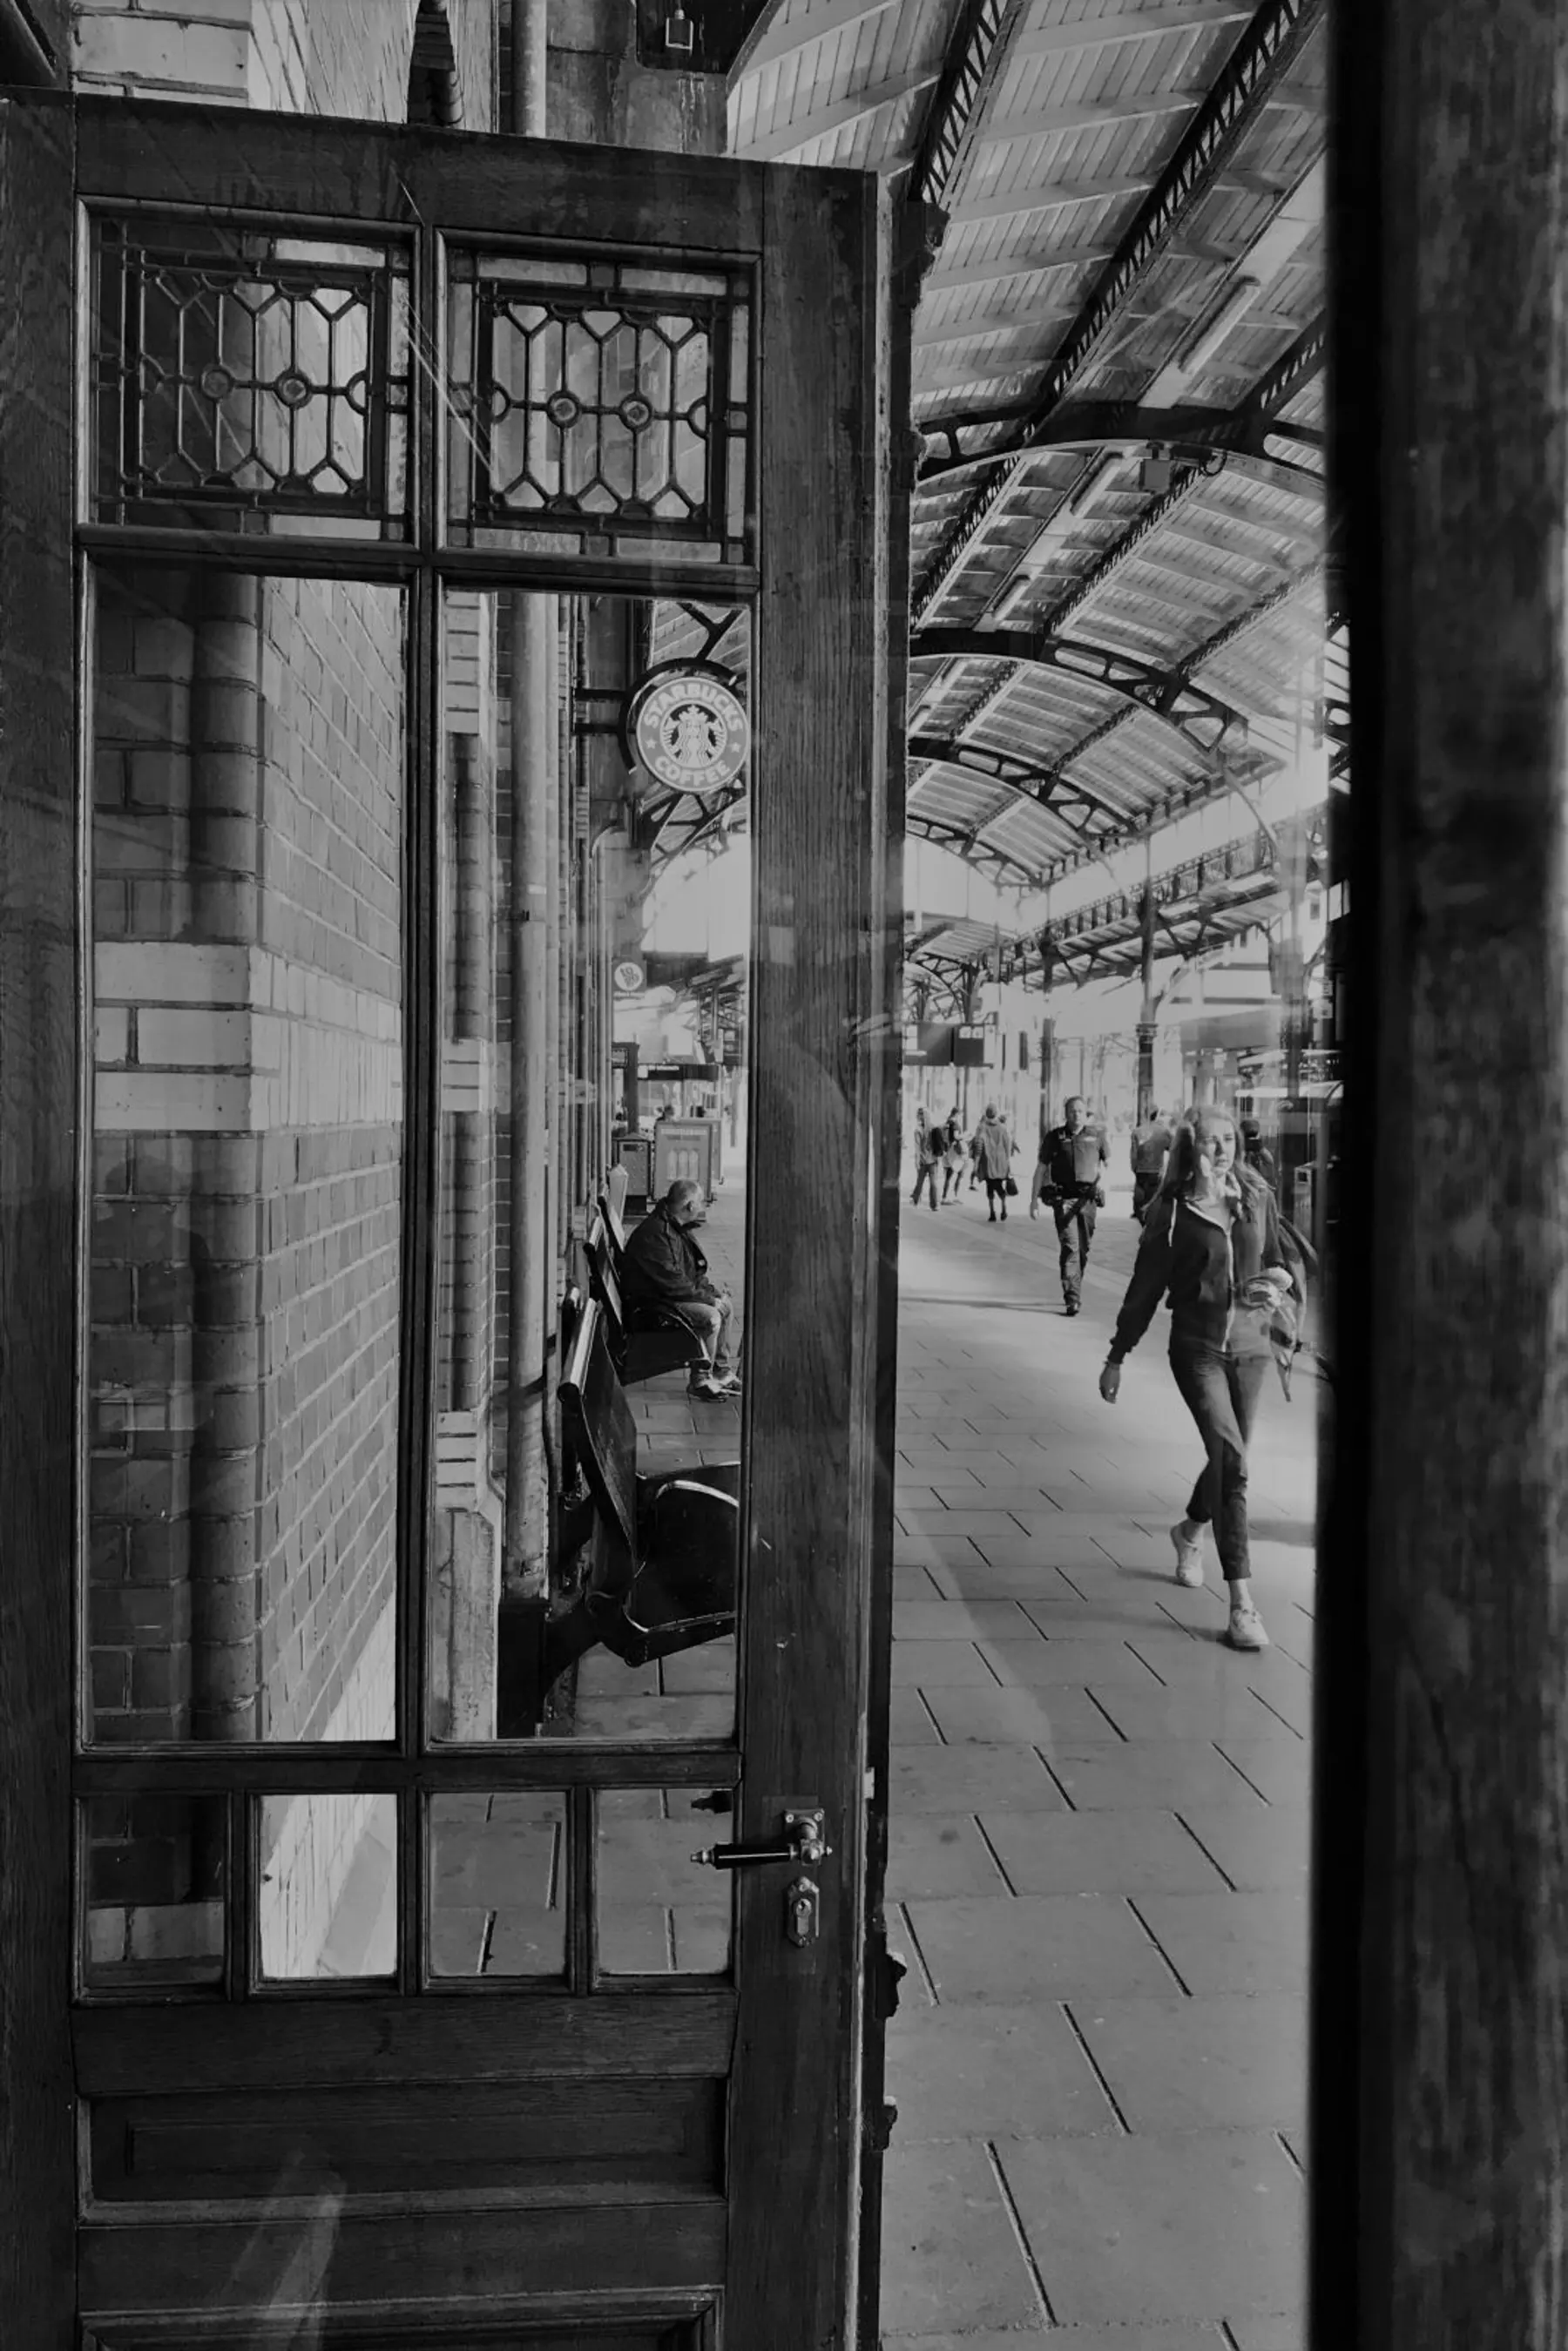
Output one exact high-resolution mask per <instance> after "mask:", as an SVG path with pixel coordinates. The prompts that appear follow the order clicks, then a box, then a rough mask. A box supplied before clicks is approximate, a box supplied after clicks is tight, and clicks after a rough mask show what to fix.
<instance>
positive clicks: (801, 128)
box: [746, 68, 936, 163]
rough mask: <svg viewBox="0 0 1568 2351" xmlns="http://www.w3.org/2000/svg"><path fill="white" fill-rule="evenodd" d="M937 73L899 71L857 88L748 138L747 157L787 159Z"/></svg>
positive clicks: (754, 159) (919, 86)
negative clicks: (881, 79) (868, 85)
mask: <svg viewBox="0 0 1568 2351" xmlns="http://www.w3.org/2000/svg"><path fill="white" fill-rule="evenodd" d="M935 80H936V75H935V74H934V73H932V72H931V71H930V70H929V69H928V68H921V69H917V70H915V71H913V72H910V73H902V74H895V75H894V78H893V79H892V80H891V81H883V82H873V83H872V84H871V85H870V87H869V88H868V89H862V90H856V91H855V92H854V93H853V95H852V97H849V98H836V99H831V100H830V101H829V103H828V104H827V105H826V106H820V107H818V108H817V109H816V110H814V112H812V113H810V114H804V115H800V116H799V117H798V118H797V119H796V120H795V121H793V122H781V123H779V125H778V126H777V128H776V129H774V130H772V131H762V132H761V133H760V134H759V135H758V137H756V138H754V139H748V140H747V142H746V152H747V159H748V160H749V161H750V162H758V163H767V162H773V163H779V162H785V161H787V160H788V159H789V157H790V156H791V155H797V154H799V153H800V150H801V148H802V147H810V146H811V145H813V144H814V142H815V141H817V140H819V139H825V138H827V136H828V135H829V133H830V132H831V131H848V130H850V129H852V126H853V125H854V124H855V123H857V122H863V121H864V120H865V119H866V117H867V116H868V115H870V114H878V113H880V112H881V110H882V109H883V107H884V106H893V105H894V104H895V103H896V102H897V100H898V99H901V98H908V97H909V96H910V95H911V93H912V92H913V91H915V90H918V89H929V87H930V85H931V84H932V82H934V81H935Z"/></svg>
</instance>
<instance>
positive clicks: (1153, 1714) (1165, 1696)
mask: <svg viewBox="0 0 1568 2351" xmlns="http://www.w3.org/2000/svg"><path fill="white" fill-rule="evenodd" d="M1091 1687H1092V1689H1093V1691H1094V1695H1095V1697H1096V1698H1097V1699H1098V1701H1099V1703H1100V1705H1101V1706H1102V1707H1103V1708H1104V1710H1105V1712H1106V1713H1107V1714H1108V1715H1109V1716H1110V1718H1111V1720H1112V1721H1113V1723H1114V1724H1115V1726H1116V1729H1118V1730H1119V1731H1120V1732H1121V1734H1122V1736H1123V1738H1124V1739H1167V1740H1194V1739H1196V1740H1206V1739H1207V1740H1223V1739H1228V1738H1234V1739H1238V1740H1259V1741H1268V1740H1280V1741H1281V1743H1284V1742H1286V1741H1289V1742H1291V1743H1292V1744H1294V1745H1295V1746H1298V1747H1299V1746H1300V1745H1301V1741H1300V1740H1299V1739H1297V1737H1296V1734H1295V1732H1294V1731H1293V1730H1292V1729H1291V1727H1290V1725H1289V1723H1286V1722H1281V1720H1280V1719H1279V1717H1278V1716H1277V1715H1273V1714H1270V1711H1269V1709H1268V1708H1267V1707H1265V1706H1264V1705H1263V1703H1262V1701H1261V1699H1260V1697H1259V1696H1258V1694H1257V1692H1256V1691H1255V1690H1252V1689H1250V1688H1249V1687H1245V1686H1244V1685H1238V1684H1237V1683H1236V1682H1231V1683H1229V1684H1226V1683H1224V1682H1220V1683H1218V1684H1216V1685H1214V1686H1212V1687H1198V1688H1197V1689H1190V1688H1183V1687H1176V1688H1175V1689H1171V1688H1161V1687H1160V1685H1159V1684H1158V1683H1157V1682H1155V1681H1149V1682H1147V1683H1144V1684H1134V1683H1131V1682H1129V1681H1126V1680H1124V1681H1121V1682H1119V1683H1116V1684H1114V1685H1113V1684H1111V1683H1108V1682H1104V1681H1098V1680H1097V1681H1094V1682H1092V1684H1091Z"/></svg>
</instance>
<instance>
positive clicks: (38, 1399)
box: [0, 95, 81, 2351]
mask: <svg viewBox="0 0 1568 2351" xmlns="http://www.w3.org/2000/svg"><path fill="white" fill-rule="evenodd" d="M74 143H75V142H74V119H73V116H72V113H71V111H70V109H69V106H68V103H67V102H65V101H64V100H63V99H60V98H57V97H49V96H43V95H39V96H37V97H34V96H29V97H28V98H27V99H26V100H25V101H22V100H18V101H11V102H6V101H0V480H3V481H4V482H5V542H4V548H3V549H0V1347H3V1350H4V1353H3V1357H0V1520H3V1522H4V1526H5V1573H4V1575H0V1951H3V1952H4V1965H0V2065H3V2066H4V2069H5V2084H6V2091H7V2095H5V2097H4V2098H0V2177H4V2178H5V2180H6V2181H7V2182H8V2184H9V2188H10V2199H9V2204H8V2209H7V2213H6V2222H5V2227H4V2229H0V2308H3V2309H4V2311H5V2326H6V2331H7V2334H8V2335H11V2336H12V2338H13V2339H14V2340H16V2342H18V2343H24V2342H25V2343H27V2344H36V2345H37V2346H39V2351H64V2346H66V2344H67V2343H68V2340H69V2338H70V2329H71V2325H72V2311H73V2309H74V2289H75V2275H74V2272H75V2259H74V2251H73V2244H72V2219H73V2208H74V2190H75V2144H74V2136H75V2116H74V2106H73V2098H72V2082H71V2057H70V2042H69V2028H68V2010H67V2001H68V1992H69V1987H70V1957H69V1955H70V1950H71V1907H72V1903H71V1896H72V1870H71V1850H72V1838H71V1807H70V1755H71V1743H72V1741H71V1729H72V1721H73V1718H74V1713H75V1707H74V1704H73V1679H72V1628H71V1618H72V1614H73V1609H72V1605H71V1595H72V1593H73V1590H74V1583H73V1577H72V1556H73V1536H74V1523H73V1521H74V1502H75V1496H76V1491H77V1471H76V1451H75V1442H74V1415H75V1397H76V1370H77V1329H78V1274H77V1266H78V1255H79V1251H78V1151H79V1148H80V1122H79V1118H78V1026H79V1019H80V966H79V955H80V945H79V929H78V889H79V880H80V876H79V869H78V838H79V836H78V824H79V807H80V794H81V777H80V759H79V756H78V742H77V736H76V729H75V716H74V712H75V702H76V664H75V659H74V654H73V645H74V636H75V623H76V611H75V601H76V598H75V592H74V587H73V579H72V560H71V523H72V518H73V517H72V479H73V476H72V455H73V451H72V442H73V424H74V420H75V412H76V389H75V375H74V364H73V362H74V351H73V336H74V327H75V305H74V303H73V301H72V299H71V295H70V289H71V287H72V285H73V283H74V276H73V270H72V220H73V214H74V203H73V194H72V183H73V178H74Z"/></svg>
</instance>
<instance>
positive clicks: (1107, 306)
mask: <svg viewBox="0 0 1568 2351" xmlns="http://www.w3.org/2000/svg"><path fill="white" fill-rule="evenodd" d="M1326 5H1327V0H1262V5H1260V7H1259V8H1258V10H1257V12H1256V14H1255V15H1254V16H1253V18H1252V21H1251V23H1250V24H1249V26H1248V28H1247V31H1246V32H1245V33H1244V34H1243V35H1242V37H1241V38H1240V40H1239V41H1238V43H1237V45H1236V47H1235V49H1234V50H1233V52H1232V53H1231V56H1230V57H1229V58H1228V60H1227V62H1226V65H1225V67H1224V69H1223V70H1222V72H1221V73H1220V75H1219V78H1218V80H1217V81H1216V83H1215V86H1214V89H1213V90H1212V91H1211V92H1210V94H1209V96H1208V98H1207V99H1206V100H1205V101H1204V103H1203V105H1202V106H1201V107H1200V108H1199V109H1198V110H1197V114H1196V115H1195V117H1194V119H1193V120H1192V122H1191V123H1190V124H1189V126H1188V128H1187V130H1186V132H1185V133H1184V135H1183V137H1182V139H1181V141H1180V142H1179V143H1178V145H1177V148H1176V153H1175V155H1174V156H1173V157H1172V158H1171V161H1170V162H1169V163H1168V164H1167V166H1166V170H1165V172H1163V173H1162V175H1161V177H1160V179H1159V181H1158V183H1157V184H1156V185H1155V188H1154V189H1153V190H1152V191H1151V193H1150V194H1149V196H1148V199H1147V201H1146V202H1145V204H1144V205H1143V206H1142V208H1141V209H1140V211H1139V213H1138V215H1137V217H1136V219H1135V220H1134V222H1133V224H1132V225H1131V227H1130V228H1129V229H1128V231H1127V234H1126V235H1125V236H1124V239H1123V240H1122V243H1121V245H1120V246H1119V247H1118V249H1117V252H1116V255H1115V257H1114V258H1113V260H1112V261H1111V262H1110V263H1109V264H1108V265H1107V266H1106V267H1105V269H1104V270H1103V273H1102V274H1101V277H1100V278H1099V279H1098V281H1097V282H1096V284H1095V285H1094V287H1092V290H1091V292H1090V295H1089V297H1088V299H1087V300H1086V301H1085V303H1084V305H1083V308H1082V311H1081V313H1080V315H1079V319H1078V321H1077V323H1076V325H1075V326H1074V327H1072V328H1071V329H1069V331H1068V333H1067V334H1066V336H1065V337H1064V338H1063V340H1062V342H1061V347H1060V348H1059V350H1057V352H1056V354H1055V356H1054V358H1053V359H1052V360H1051V365H1050V367H1049V368H1048V370H1047V371H1046V375H1045V381H1044V382H1043V383H1042V384H1041V386H1040V395H1039V398H1038V400H1037V402H1036V403H1035V408H1034V412H1033V416H1032V418H1031V420H1030V423H1029V424H1026V426H1025V429H1024V432H1023V433H1022V434H1021V435H1020V436H1019V437H1020V441H1021V442H1022V443H1023V444H1025V445H1027V444H1028V442H1029V439H1030V425H1031V424H1032V425H1033V426H1038V425H1039V424H1041V423H1044V421H1045V419H1046V417H1047V416H1049V415H1050V414H1051V412H1052V411H1053V410H1054V409H1056V408H1058V407H1060V406H1061V402H1062V401H1063V400H1064V399H1065V397H1066V395H1067V392H1068V390H1069V388H1070V387H1071V384H1072V382H1073V381H1074V379H1075V378H1076V377H1077V375H1078V374H1079V372H1080V371H1081V370H1082V368H1083V366H1084V365H1085V364H1086V362H1087V361H1088V360H1089V359H1090V357H1091V356H1092V353H1093V351H1094V350H1096V349H1097V347H1098V345H1099V343H1100V340H1101V339H1102V337H1103V335H1104V333H1105V331H1106V329H1107V328H1108V327H1109V326H1110V324H1111V321H1112V319H1113V318H1114V317H1115V316H1116V315H1117V313H1118V312H1119V311H1120V310H1121V308H1123V306H1124V303H1125V301H1126V298H1127V296H1128V295H1129V294H1130V293H1131V292H1132V290H1133V288H1134V287H1135V286H1136V285H1137V284H1138V283H1139V281H1140V280H1141V279H1142V277H1144V275H1145V271H1146V270H1147V269H1148V268H1149V267H1150V266H1151V265H1152V264H1153V263H1154V262H1155V260H1156V259H1157V258H1158V256H1159V255H1160V254H1161V253H1162V252H1163V251H1164V249H1165V247H1166V245H1167V244H1168V242H1169V240H1170V238H1171V236H1172V235H1173V234H1174V233H1175V231H1176V228H1177V227H1178V226H1179V225H1181V223H1182V221H1183V220H1184V219H1185V218H1186V216H1187V215H1188V214H1190V212H1191V211H1192V209H1193V206H1194V205H1195V204H1197V202H1198V201H1199V200H1200V199H1201V198H1202V197H1203V196H1204V195H1206V194H1207V192H1208V190H1209V189H1210V188H1211V187H1212V186H1213V184H1214V182H1215V179H1216V177H1217V175H1218V172H1220V171H1222V170H1223V169H1224V168H1225V167H1226V166H1227V165H1228V163H1230V162H1232V160H1233V158H1234V156H1235V153H1236V151H1237V149H1238V148H1239V145H1240V143H1241V141H1242V139H1243V138H1244V137H1245V135H1246V133H1247V131H1249V129H1250V128H1251V126H1252V124H1253V123H1254V122H1255V121H1256V120H1257V118H1258V115H1259V113H1260V110H1261V109H1262V107H1263V106H1264V105H1265V104H1266V103H1267V101H1268V99H1269V98H1270V96H1271V94H1272V93H1273V91H1274V89H1276V88H1277V86H1278V84H1279V82H1280V81H1281V78H1283V76H1284V74H1285V73H1286V72H1287V71H1288V70H1289V68H1290V67H1291V65H1293V64H1294V62H1295V60H1296V58H1297V57H1298V56H1299V55H1300V53H1301V48H1302V47H1303V46H1304V44H1305V42H1306V41H1307V39H1308V37H1310V36H1311V35H1312V33H1313V32H1315V31H1316V29H1317V27H1318V26H1319V24H1320V23H1321V22H1322V17H1323V16H1324V13H1325V9H1326ZM1017 462H1018V461H1017V459H1016V457H1015V458H1013V459H1011V460H1010V461H1008V462H1004V463H1003V464H1001V465H998V469H997V472H996V473H995V474H994V475H993V476H992V478H991V479H990V481H988V482H987V483H985V484H984V485H983V486H981V487H980V488H978V489H977V491H976V492H975V494H974V496H972V497H971V499H970V500H969V502H968V505H967V507H966V508H965V511H964V512H963V513H962V514H961V515H960V516H958V517H957V518H956V520H955V522H954V523H953V525H952V527H951V528H950V529H949V530H948V532H947V534H946V538H945V539H944V540H943V542H942V545H941V547H940V549H938V551H937V554H936V558H935V559H934V560H933V561H932V562H931V564H930V565H929V566H928V567H927V569H926V572H925V578H924V579H923V580H922V581H921V582H920V585H919V589H918V591H917V593H916V594H915V599H914V614H915V619H916V620H918V619H920V618H921V616H922V615H923V614H924V613H925V611H927V610H928V609H929V607H930V606H931V604H932V603H933V602H934V601H935V600H936V597H937V596H938V595H940V593H941V592H942V590H943V588H944V587H945V586H946V583H947V581H948V580H949V579H950V578H951V577H952V575H953V573H954V571H955V570H956V568H957V565H958V563H959V562H960V561H961V559H962V557H963V552H964V550H965V549H966V548H967V546H969V545H970V543H971V542H972V541H973V538H974V537H975V535H976V533H977V531H978V530H979V529H980V528H981V527H982V525H983V524H984V522H985V519H986V517H987V516H988V514H989V513H990V511H991V508H992V507H993V506H994V505H995V503H996V501H997V498H998V496H1000V495H1001V493H1002V490H1003V489H1004V487H1005V486H1006V483H1007V481H1008V478H1009V475H1010V474H1011V473H1012V472H1013V471H1014V470H1016V466H1017Z"/></svg>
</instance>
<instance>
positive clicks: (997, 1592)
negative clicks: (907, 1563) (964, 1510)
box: [931, 1552, 1081, 1606]
mask: <svg viewBox="0 0 1568 2351" xmlns="http://www.w3.org/2000/svg"><path fill="white" fill-rule="evenodd" d="M931 1580H932V1582H933V1583H936V1584H939V1585H940V1586H941V1588H942V1590H943V1591H944V1592H945V1593H946V1594H947V1595H948V1596H949V1598H951V1599H954V1600H1020V1601H1030V1600H1041V1601H1044V1602H1046V1603H1048V1604H1050V1603H1054V1602H1057V1601H1061V1602H1062V1603H1063V1604H1072V1605H1074V1606H1077V1605H1081V1603H1080V1601H1079V1597H1078V1594H1077V1593H1076V1592H1075V1591H1074V1589H1073V1587H1072V1585H1071V1583H1069V1582H1068V1581H1067V1578H1066V1576H1065V1575H1064V1573H1062V1571H1061V1568H1059V1567H1047V1566H1042V1565H1040V1564H1039V1563H1038V1562H1034V1561H1032V1560H1031V1561H1027V1562H1019V1563H1018V1564H1016V1565H1014V1566H1010V1567H996V1566H992V1565H991V1564H990V1563H989V1562H987V1561H984V1560H982V1559H981V1557H980V1555H979V1553H978V1552H974V1553H973V1554H972V1559H971V1561H969V1562H963V1561H958V1562H950V1563H948V1564H946V1565H944V1566H941V1567H934V1568H933V1569H932V1570H931Z"/></svg>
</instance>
